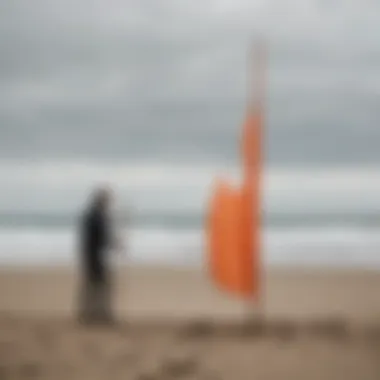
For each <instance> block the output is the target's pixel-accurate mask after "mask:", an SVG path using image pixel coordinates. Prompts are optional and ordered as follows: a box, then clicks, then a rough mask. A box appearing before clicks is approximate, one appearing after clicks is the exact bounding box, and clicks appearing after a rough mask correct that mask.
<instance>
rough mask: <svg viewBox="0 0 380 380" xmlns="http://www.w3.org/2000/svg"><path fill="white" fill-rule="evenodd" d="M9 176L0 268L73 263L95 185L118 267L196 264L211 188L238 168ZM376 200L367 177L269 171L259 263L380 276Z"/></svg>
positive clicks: (104, 169)
mask: <svg viewBox="0 0 380 380" xmlns="http://www.w3.org/2000/svg"><path fill="white" fill-rule="evenodd" d="M28 165H29V166H28ZM223 169H224V170H223ZM8 170H9V173H11V175H10V174H8V175H7V176H6V177H4V176H3V177H2V180H1V181H0V182H2V184H1V185H2V188H3V192H2V196H1V197H0V208H1V209H0V262H1V264H4V265H56V264H65V265H66V264H72V263H74V262H75V260H76V253H77V252H76V245H75V244H76V229H77V226H78V221H79V219H80V215H81V210H82V209H83V208H84V207H85V204H86V195H87V194H88V192H89V191H90V190H91V185H92V184H95V183H97V181H98V180H100V179H101V180H106V182H107V183H110V184H112V185H113V186H114V187H115V199H116V201H117V202H116V204H115V210H116V214H115V215H116V220H117V223H116V226H117V228H118V231H119V233H120V234H121V236H122V237H123V239H124V240H125V244H126V252H125V256H124V258H123V259H121V260H122V261H125V262H126V263H127V262H129V263H137V264H168V265H201V264H202V262H203V261H204V260H205V258H206V255H205V252H206V244H205V225H206V220H207V202H208V197H209V196H210V194H211V191H212V182H213V179H214V178H216V176H217V175H218V173H222V174H223V175H224V176H226V177H229V178H231V179H232V180H233V181H234V182H238V170H237V168H234V167H224V166H223V165H217V166H214V167H211V166H208V167H206V166H198V167H197V166H194V165H189V166H181V165H178V166H173V165H169V166H168V165H161V166H159V165H156V164H153V165H149V164H144V165H140V164H139V165H137V166H136V164H133V165H132V164H128V165H127V164H121V163H114V164H107V166H104V164H103V165H100V164H99V165H96V164H86V165H79V164H78V163H76V164H67V163H66V164H65V163H57V164H56V166H55V165H53V164H52V163H49V165H48V166H46V164H44V163H42V164H41V163H33V164H27V166H25V164H22V165H21V164H20V165H18V164H12V167H11V168H9V169H8ZM4 172H5V171H4ZM5 178H6V179H7V180H5ZM25 189H27V191H25ZM378 194H380V176H379V175H378V174H377V173H376V170H372V169H368V168H367V169H364V168H357V169H353V168H349V169H347V168H346V169H342V168H340V169H339V168H335V169H332V168H314V169H310V168H306V169H302V168H301V169H300V168H298V169H297V168H286V169H278V168H274V169H273V168H268V170H266V171H264V180H263V195H264V201H263V234H262V252H263V259H264V261H265V262H266V263H267V264H268V265H285V266H326V267H350V266H355V267H363V268H373V267H378V268H380V213H379V210H380V207H379V206H380V201H379V195H378Z"/></svg>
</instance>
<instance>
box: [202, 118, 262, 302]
mask: <svg viewBox="0 0 380 380" xmlns="http://www.w3.org/2000/svg"><path fill="white" fill-rule="evenodd" d="M260 139H261V117H260V115H253V114H250V115H249V116H248V118H247V121H246V123H245V125H244V128H243V145H242V156H243V168H244V169H243V184H242V187H241V189H238V190H235V189H233V188H232V186H230V185H229V184H228V183H227V182H225V181H223V182H219V183H218V184H217V186H216V188H215V191H214V194H213V199H212V202H211V207H210V216H209V230H208V241H209V253H208V254H209V270H210V274H211V276H212V278H213V279H214V281H215V282H216V283H217V284H218V286H219V287H221V288H222V289H224V290H227V291H229V292H231V293H234V294H237V295H239V296H241V297H245V298H256V299H257V298H258V296H259V290H260V289H259V282H260V278H259V274H260V257H259V256H260V255H259V251H260V230H261V226H260V212H261V210H260V177H261V165H260V160H261V157H260V149H261V141H260Z"/></svg>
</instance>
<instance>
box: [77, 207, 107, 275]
mask: <svg viewBox="0 0 380 380" xmlns="http://www.w3.org/2000/svg"><path fill="white" fill-rule="evenodd" d="M110 243H111V238H110V225H109V221H108V218H107V215H106V213H105V211H104V210H103V209H102V208H101V207H99V206H97V205H94V206H93V207H91V208H90V209H89V210H88V211H87V212H86V213H85V214H84V216H83V218H82V223H81V231H80V246H81V261H82V269H83V275H84V276H85V278H86V279H87V280H88V281H92V282H104V281H106V278H107V273H108V265H107V251H108V248H109V246H110Z"/></svg>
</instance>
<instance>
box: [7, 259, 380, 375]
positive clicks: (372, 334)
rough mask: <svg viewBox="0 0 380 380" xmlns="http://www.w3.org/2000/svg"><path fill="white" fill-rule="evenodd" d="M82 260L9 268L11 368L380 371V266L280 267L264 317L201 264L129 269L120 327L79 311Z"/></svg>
mask: <svg viewBox="0 0 380 380" xmlns="http://www.w3.org/2000/svg"><path fill="white" fill-rule="evenodd" d="M77 286H78V276H77V274H76V273H75V271H74V270H73V269H71V268H2V269H1V270H0V379H16V378H20V379H21V378H35V379H40V378H41V379H42V378H44V379H58V378H59V379H69V378H78V379H107V378H110V379H112V378H115V379H119V378H120V379H141V380H142V379H182V378H183V379H215V380H217V379H231V380H235V379H236V380H240V379H247V380H251V379H321V380H322V379H323V380H326V379H332V380H333V379H334V380H335V379H337V380H339V379H358V380H361V379H368V380H372V379H373V380H377V379H379V378H380V363H379V359H380V291H379V290H380V273H378V272H370V271H364V270H339V271H338V270H322V269H320V270H317V269H316V270H305V269H303V270H301V269H280V268H277V269H271V270H269V271H268V272H267V273H266V275H265V287H264V288H263V294H264V297H263V300H264V301H265V302H264V308H265V309H264V310H265V311H264V318H263V319H262V318H260V317H259V315H258V316H257V318H256V319H255V321H254V322H252V323H251V324H250V325H245V326H244V324H243V323H242V322H244V316H245V315H246V311H247V305H246V304H244V303H243V302H242V301H241V300H238V299H235V297H233V296H229V295H226V294H223V293H221V292H219V291H218V290H217V289H215V288H214V287H213V285H212V284H210V282H209V280H208V278H207V276H206V275H205V274H204V273H203V272H202V270H201V269H195V268H192V269H189V268H168V267H166V268H165V267H131V268H123V269H120V270H119V271H118V272H117V275H116V276H115V284H114V287H115V305H116V311H117V315H118V317H119V319H120V324H119V325H118V326H117V327H115V328H104V327H103V328H100V327H98V328H96V327H91V328H89V327H87V328H85V327H83V326H80V325H78V324H77V323H76V321H75V319H74V318H73V316H74V315H75V307H76V290H77Z"/></svg>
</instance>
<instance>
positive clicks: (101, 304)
mask: <svg viewBox="0 0 380 380" xmlns="http://www.w3.org/2000/svg"><path fill="white" fill-rule="evenodd" d="M111 298H112V297H111V284H110V279H109V275H108V274H107V273H106V270H105V268H104V267H103V266H102V265H100V264H99V265H94V264H93V263H87V265H85V270H84V273H83V278H82V284H81V289H80V297H79V319H80V320H81V321H82V322H85V323H108V322H111V321H112V320H113V315H112V306H111V303H112V302H111Z"/></svg>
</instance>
